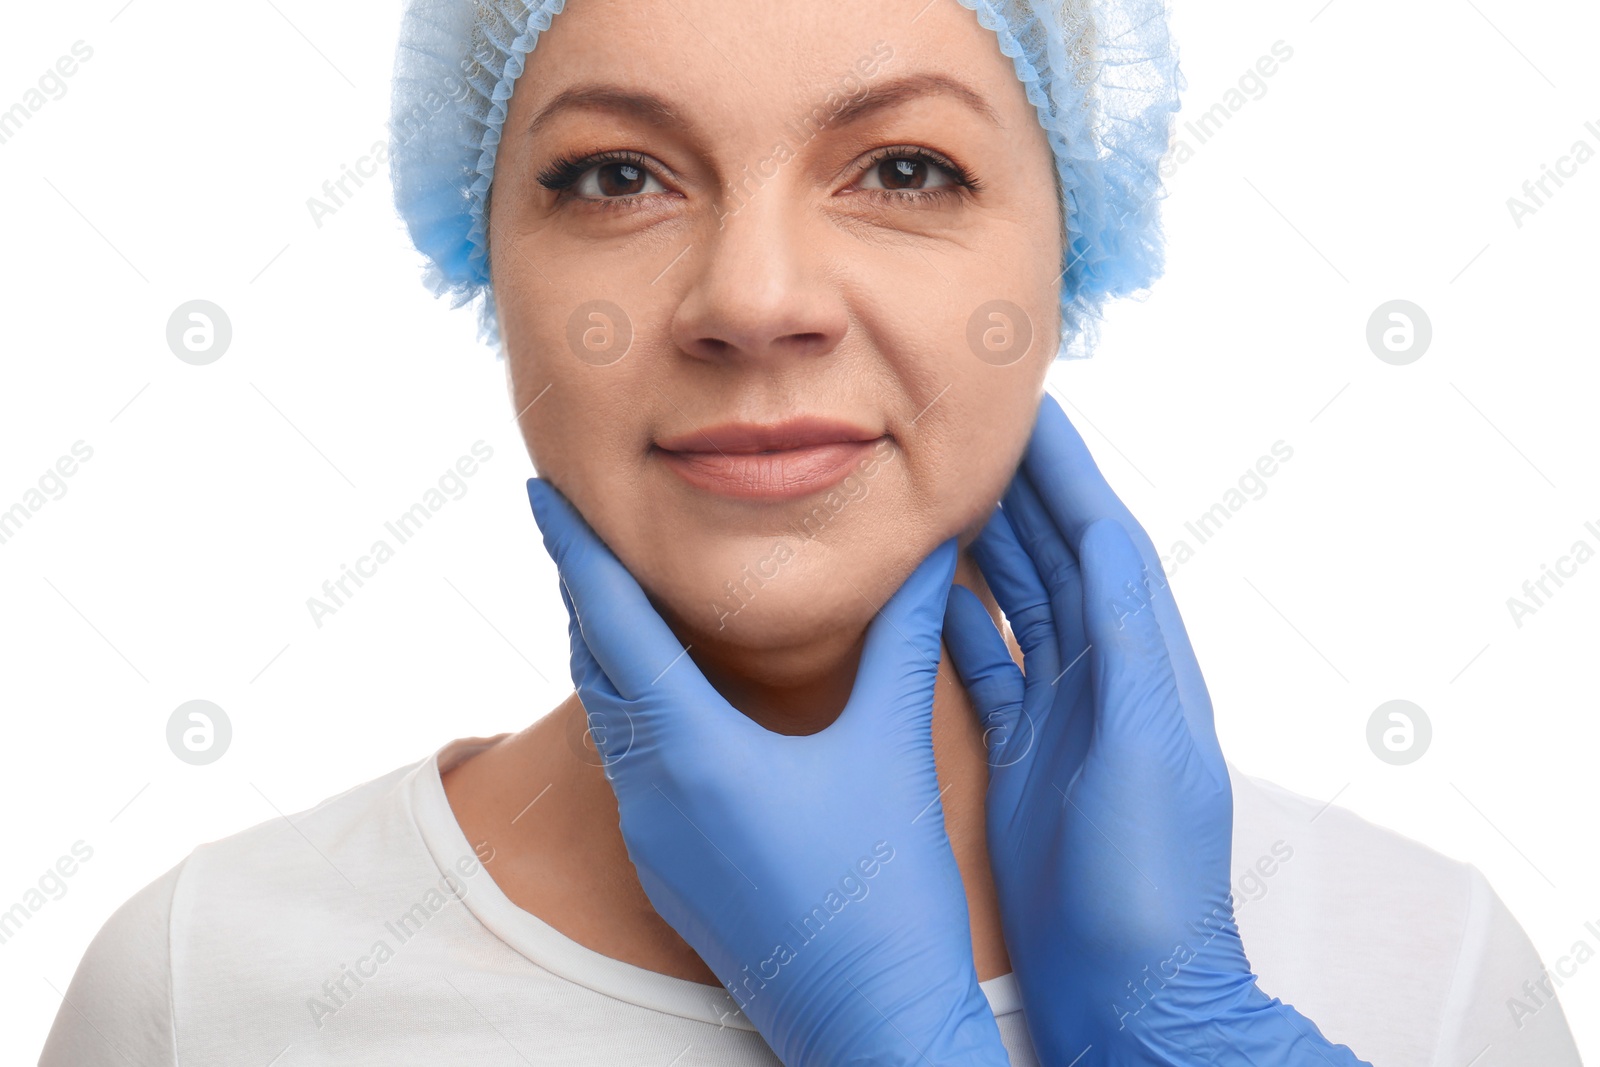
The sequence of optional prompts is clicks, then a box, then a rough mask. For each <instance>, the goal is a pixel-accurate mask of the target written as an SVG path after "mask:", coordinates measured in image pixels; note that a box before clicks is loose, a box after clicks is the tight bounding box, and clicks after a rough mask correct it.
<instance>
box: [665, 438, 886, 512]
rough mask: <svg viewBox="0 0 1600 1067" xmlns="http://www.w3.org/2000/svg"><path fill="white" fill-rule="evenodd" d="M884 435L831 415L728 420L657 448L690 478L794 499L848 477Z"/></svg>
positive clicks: (742, 493)
mask: <svg viewBox="0 0 1600 1067" xmlns="http://www.w3.org/2000/svg"><path fill="white" fill-rule="evenodd" d="M882 437H883V435H882V434H880V433H873V432H872V431H870V430H865V429H862V428H861V427H858V426H853V425H850V424H848V423H842V422H836V421H832V420H826V419H809V418H808V419H791V420H789V421H786V422H782V423H774V424H770V425H757V424H753V423H727V424H724V425H721V426H711V427H706V428H705V429H702V430H695V431H692V432H690V433H687V434H683V435H681V436H677V437H672V438H669V439H667V440H665V441H661V442H658V443H657V444H656V446H655V449H654V451H655V452H656V454H657V455H659V456H660V457H661V459H662V461H663V462H665V463H666V465H667V467H668V468H669V469H670V470H672V471H673V472H674V473H675V474H677V475H678V476H679V477H680V478H682V479H683V480H684V481H686V482H688V483H689V484H690V485H692V486H694V487H695V488H696V489H702V490H705V491H706V492H711V493H717V494H719V495H722V496H731V497H739V498H742V499H746V500H789V499H792V498H794V497H800V496H805V495H807V494H809V493H815V492H819V491H820V490H823V489H826V488H828V487H830V486H832V485H836V484H838V483H839V482H841V481H843V480H844V478H845V477H846V476H847V475H848V474H849V473H850V471H851V469H852V468H854V467H855V466H856V464H858V463H859V462H861V460H863V459H864V458H865V457H866V456H867V454H868V453H869V452H870V451H871V450H872V448H873V446H874V445H875V444H876V443H877V442H878V441H879V440H881V439H882Z"/></svg>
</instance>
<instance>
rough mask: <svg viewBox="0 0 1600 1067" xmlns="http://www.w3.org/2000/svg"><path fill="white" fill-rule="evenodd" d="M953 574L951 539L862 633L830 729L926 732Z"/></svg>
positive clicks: (897, 592)
mask: <svg viewBox="0 0 1600 1067" xmlns="http://www.w3.org/2000/svg"><path fill="white" fill-rule="evenodd" d="M955 573H956V542H955V538H951V539H950V540H948V541H946V542H944V543H943V544H941V545H940V546H939V547H938V548H935V549H934V550H933V552H932V553H930V554H929V555H928V557H927V558H926V559H924V560H923V561H922V562H921V563H920V564H918V565H917V569H916V570H914V571H912V572H911V576H910V577H909V578H907V579H906V580H905V583H904V584H902V585H901V586H900V588H899V589H898V590H896V591H895V594H894V595H893V596H892V597H890V598H889V601H888V603H886V604H884V606H883V607H882V609H880V610H879V612H878V614H877V616H876V617H875V618H874V619H873V620H872V623H871V625H869V626H868V627H867V639H866V647H864V648H863V649H862V650H861V664H860V666H859V667H858V668H857V669H856V682H855V687H854V688H853V689H851V691H850V700H849V702H848V703H847V704H846V705H845V710H844V713H843V714H842V715H840V716H839V720H838V722H836V723H835V724H834V725H835V726H842V727H843V728H844V729H846V730H853V729H857V728H866V729H868V730H872V731H874V732H876V731H877V730H878V729H879V728H880V727H881V726H882V725H883V724H885V723H891V724H893V725H894V726H897V727H904V726H926V725H927V724H928V723H930V722H931V721H932V716H933V686H934V681H935V679H936V678H937V677H938V674H939V653H940V648H939V637H940V633H941V631H942V630H943V629H944V606H945V601H946V599H948V597H949V595H950V583H951V581H952V580H953V579H954V578H955Z"/></svg>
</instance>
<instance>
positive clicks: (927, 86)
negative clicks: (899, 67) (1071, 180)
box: [528, 71, 1004, 135]
mask: <svg viewBox="0 0 1600 1067" xmlns="http://www.w3.org/2000/svg"><path fill="white" fill-rule="evenodd" d="M931 96H949V97H953V98H954V99H956V100H958V101H960V102H961V103H962V104H964V105H966V107H967V108H968V109H969V110H971V111H972V112H973V113H975V114H977V115H978V116H980V117H982V118H984V119H986V120H987V121H989V122H990V123H992V124H994V125H996V126H1003V125H1004V123H1002V122H1001V121H1000V116H999V115H998V114H997V113H996V112H995V109H994V108H993V107H991V106H990V104H989V102H988V101H987V100H985V99H984V98H983V95H982V94H981V93H979V92H978V91H977V90H975V89H973V88H972V87H971V86H969V85H967V84H966V83H965V82H962V81H960V80H959V79H957V78H952V77H950V76H949V75H947V74H939V73H936V72H933V71H922V72H919V73H915V74H907V75H904V76H902V77H899V78H895V79H893V80H892V81H887V82H884V83H882V84H880V85H873V86H870V87H868V88H867V89H865V90H862V91H861V92H859V93H857V94H854V95H852V96H850V97H848V98H847V99H846V100H845V102H844V103H842V104H834V105H833V106H831V107H830V106H829V104H828V103H827V101H824V102H821V103H818V104H816V105H815V106H814V107H813V108H812V109H811V111H810V114H811V115H814V116H815V115H818V114H821V115H823V116H826V118H825V119H824V121H823V122H822V123H821V125H823V126H846V125H849V124H850V123H853V122H860V121H862V120H864V119H866V118H869V117H871V116H873V115H875V114H878V113H880V112H883V111H887V110H890V109H892V108H895V107H899V106H900V105H901V104H905V103H908V102H909V101H912V100H917V99H921V98H924V97H931ZM573 110H594V111H612V112H617V113H620V114H623V115H628V116H630V117H632V118H637V119H642V120H644V121H645V122H648V123H650V124H652V125H655V126H667V127H671V128H673V129H678V130H684V131H688V130H690V129H691V128H692V127H693V123H691V122H690V121H689V120H688V119H686V118H685V117H684V116H683V115H682V114H681V113H680V112H679V111H678V110H677V109H676V108H674V107H673V106H672V105H671V104H669V103H668V102H667V101H666V100H665V99H663V98H662V97H660V96H657V95H656V94H654V93H651V92H648V91H644V90H639V89H628V88H624V87H622V86H619V85H609V84H605V83H589V84H583V85H574V86H571V87H569V88H566V89H563V90H562V91H561V92H559V93H557V94H556V96H555V98H554V99H552V100H551V101H550V102H549V103H548V104H546V105H545V106H544V107H542V108H540V109H539V113H538V114H537V115H535V116H534V118H533V121H531V122H529V123H528V133H529V134H530V135H533V134H537V133H538V132H539V130H540V128H541V127H543V126H545V125H547V124H549V123H550V121H551V120H552V119H554V118H555V117H556V116H557V115H559V114H561V113H562V112H564V111H573Z"/></svg>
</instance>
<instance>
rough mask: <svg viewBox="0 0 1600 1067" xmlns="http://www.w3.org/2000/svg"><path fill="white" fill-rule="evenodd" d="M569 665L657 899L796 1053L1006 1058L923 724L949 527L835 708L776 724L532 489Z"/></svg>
mask: <svg viewBox="0 0 1600 1067" xmlns="http://www.w3.org/2000/svg"><path fill="white" fill-rule="evenodd" d="M528 497H529V500H530V502H531V503H532V505H533V511H534V515H535V518H536V519H537V520H538V523H539V528H540V530H541V531H542V532H543V535H544V542H545V546H546V548H548V549H549V551H550V554H551V556H552V557H553V558H554V559H555V561H556V567H557V569H558V571H559V572H560V575H561V582H562V598H563V600H564V601H565V602H566V605H567V611H568V614H569V617H570V625H569V634H570V637H571V644H572V677H573V681H574V683H575V684H576V686H577V689H578V696H579V697H580V699H581V700H582V701H583V705H584V708H585V709H586V710H587V712H588V715H589V722H590V730H591V733H592V734H593V735H594V737H595V740H596V746H597V748H598V749H599V751H600V755H601V757H602V759H603V760H604V767H605V772H606V776H607V778H608V779H609V780H610V782H611V786H612V789H613V790H614V791H615V793H616V796H617V806H618V809H619V812H620V818H621V825H622V836H623V839H624V840H625V841H626V843H627V847H628V855H629V858H630V859H632V861H633V865H634V867H635V868H636V870H637V871H638V874H639V881H640V883H641V884H642V885H643V887H644V890H645V893H646V894H647V895H648V896H649V898H650V903H651V904H652V905H654V907H655V909H656V911H657V912H659V913H660V914H661V916H662V918H664V919H665V920H666V921H667V922H668V923H669V924H670V925H671V926H672V927H673V929H675V930H677V931H678V933H679V934H680V935H682V936H683V938H684V940H686V941H687V942H688V943H689V944H690V945H691V946H692V947H693V948H694V950H695V951H696V952H697V953H699V955H700V957H701V959H703V960H705V962H706V964H707V965H708V966H709V967H710V968H711V970H712V971H713V972H714V973H715V974H716V976H717V978H718V979H719V980H721V982H722V983H723V985H724V986H725V987H726V988H727V989H728V991H729V992H730V993H731V994H732V995H733V997H734V999H735V1001H736V1002H737V1003H738V1004H739V1005H740V1006H741V1008H743V1010H744V1013H745V1015H746V1017H747V1018H749V1019H750V1021H751V1022H752V1023H754V1024H755V1026H756V1029H757V1030H759V1031H760V1032H761V1035H762V1036H763V1037H764V1038H766V1040H767V1043H768V1044H769V1045H771V1047H772V1049H773V1051H774V1052H776V1053H777V1054H778V1057H779V1058H780V1059H781V1060H783V1062H784V1063H786V1064H791V1065H794V1064H827V1065H830V1067H831V1065H837V1064H854V1063H862V1064H865V1063H873V1064H923V1063H930V1062H931V1063H936V1064H945V1063H958V1062H959V1063H971V1064H1005V1063H1007V1062H1008V1059H1007V1056H1006V1052H1005V1048H1004V1046H1003V1045H1002V1044H1001V1042H1000V1031H999V1028H998V1026H997V1025H996V1024H995V1019H994V1014H993V1012H992V1011H991V1010H990V1007H989V1004H988V1001H987V999H986V998H985V997H984V995H983V991H982V990H981V989H980V988H979V986H978V981H977V975H976V972H975V971H974V968H973V962H972V939H971V934H970V927H969V920H968V916H967V902H966V895H965V892H964V890H963V887H962V883H961V876H960V871H959V870H958V868H957V866H956V862H955V857H954V855H953V854H952V853H951V850H950V842H949V839H948V838H947V837H946V835H945V829H944V813H943V808H942V806H941V805H940V802H939V785H938V781H937V778H936V776H935V773H934V760H933V740H932V732H931V721H932V709H933V690H934V679H935V677H936V675H937V673H938V665H939V654H940V643H939V634H940V629H941V627H942V625H943V614H944V605H945V600H946V597H947V595H948V592H949V589H950V583H951V579H952V576H953V574H954V571H955V561H956V551H955V543H954V542H953V541H951V542H947V543H945V544H944V545H941V546H940V547H939V548H938V549H937V550H936V551H935V552H934V553H933V554H932V555H930V556H929V557H928V558H927V559H926V560H925V561H924V562H923V563H922V564H921V565H920V566H919V567H918V568H917V569H916V571H915V572H914V573H913V574H912V575H911V576H910V578H908V579H907V580H906V582H905V584H904V585H903V586H902V587H901V588H900V590H899V591H898V592H897V593H896V594H895V595H894V596H893V597H892V598H891V599H890V600H889V602H888V603H887V604H885V605H884V607H883V609H882V611H880V612H879V613H878V616H877V617H876V618H875V619H874V620H873V621H872V624H871V626H870V627H869V628H868V630H867V635H866V643H865V647H864V649H863V651H862V655H861V661H860V666H859V669H858V670H857V673H856V681H855V687H854V689H853V690H852V692H851V695H850V699H849V702H848V703H847V705H846V707H845V709H844V711H843V713H842V714H841V715H840V716H839V718H838V719H837V720H836V721H835V722H833V723H832V724H831V725H830V726H828V727H827V729H825V730H822V731H821V732H819V733H816V734H811V735H808V736H801V737H793V736H785V735H782V734H777V733H773V732H771V731H768V730H767V729H765V728H764V727H762V726H760V725H758V724H756V723H755V722H753V721H751V720H750V719H749V718H747V717H746V716H745V715H743V714H741V713H740V712H739V711H738V710H736V709H735V708H733V707H732V706H731V705H729V704H728V703H727V701H725V700H724V699H723V698H722V697H721V695H719V694H718V693H717V691H716V690H715V689H714V688H712V686H711V685H710V683H708V682H707V681H706V679H705V677H704V676H703V675H702V674H701V673H700V671H699V669H698V668H697V667H696V666H695V664H694V661H693V660H691V659H690V658H689V657H688V656H687V655H686V654H685V651H686V650H685V649H684V648H683V647H682V646H681V645H680V644H679V642H678V640H677V638H676V637H674V636H673V634H672V631H671V630H669V629H668V628H667V625H666V623H665V622H663V621H662V619H661V617H660V616H659V615H658V614H657V613H656V611H655V609H654V608H653V607H652V606H651V605H650V602H649V601H648V600H647V599H646V597H645V594H644V592H643V590H641V589H640V587H639V585H638V583H637V582H636V581H635V580H634V578H633V576H632V575H631V574H629V573H628V571H627V570H626V568H624V567H623V566H622V564H621V563H620V562H619V561H618V560H617V559H616V557H615V556H614V555H612V553H611V551H610V550H609V549H608V548H607V547H606V546H605V545H604V544H603V543H602V542H601V541H600V540H599V538H598V537H597V536H596V535H595V534H594V532H593V531H592V530H591V529H590V528H589V527H588V525H587V524H586V523H585V522H584V521H583V519H582V518H581V517H580V516H579V515H578V513H577V512H576V511H575V510H574V509H573V508H572V506H571V505H570V504H569V503H568V502H567V501H566V499H565V498H564V497H562V496H561V494H560V493H558V492H557V491H556V490H555V489H554V488H553V487H551V486H550V485H549V484H548V483H546V482H543V481H541V480H539V479H531V480H530V481H529V482H528Z"/></svg>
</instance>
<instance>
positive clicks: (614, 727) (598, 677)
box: [557, 581, 637, 778]
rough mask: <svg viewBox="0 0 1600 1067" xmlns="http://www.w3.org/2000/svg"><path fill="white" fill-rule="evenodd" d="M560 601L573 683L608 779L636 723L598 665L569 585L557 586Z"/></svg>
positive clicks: (626, 749) (630, 743)
mask: <svg viewBox="0 0 1600 1067" xmlns="http://www.w3.org/2000/svg"><path fill="white" fill-rule="evenodd" d="M557 587H558V588H559V589H560V591H561V602H562V603H563V604H565V605H566V606H567V640H568V642H569V643H570V644H571V646H572V684H573V685H574V686H575V687H577V690H578V700H579V701H580V702H582V704H583V714H584V720H585V723H586V724H587V726H588V730H589V736H590V738H591V739H592V740H593V741H594V747H595V752H596V753H598V754H599V756H600V761H601V763H600V765H601V767H602V769H603V770H604V771H605V775H606V777H607V778H611V777H612V767H613V765H615V764H616V763H617V762H618V761H619V760H621V759H622V757H624V756H626V755H627V754H628V753H629V752H630V751H632V749H633V745H634V741H635V732H636V729H637V724H636V723H635V721H634V719H633V715H632V713H631V712H629V711H628V703H627V701H625V700H623V699H622V696H621V695H620V694H619V693H618V692H617V690H616V687H615V686H613V685H612V684H611V679H609V678H607V677H606V674H605V672H604V671H602V670H601V669H600V664H598V663H596V662H595V658H594V654H593V653H591V652H590V651H589V646H588V644H587V643H586V642H585V641H584V639H583V631H582V630H581V629H580V628H579V626H578V614H577V612H576V611H575V610H574V609H573V606H572V595H571V594H570V593H568V592H567V584H566V582H564V581H563V582H559V583H557Z"/></svg>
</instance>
